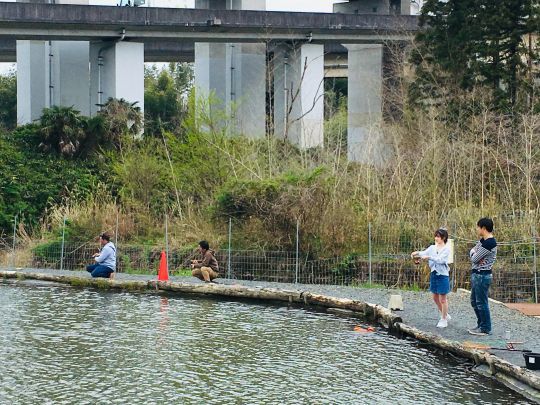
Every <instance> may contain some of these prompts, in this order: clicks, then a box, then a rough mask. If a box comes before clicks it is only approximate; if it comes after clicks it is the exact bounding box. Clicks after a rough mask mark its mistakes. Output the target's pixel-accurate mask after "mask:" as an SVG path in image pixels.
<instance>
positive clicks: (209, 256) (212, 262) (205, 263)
mask: <svg viewBox="0 0 540 405" xmlns="http://www.w3.org/2000/svg"><path fill="white" fill-rule="evenodd" d="M214 253H215V252H214V251H213V250H207V251H206V253H205V254H204V257H203V260H202V262H201V261H200V262H198V263H196V264H195V266H194V267H195V268H196V269H199V268H201V267H210V268H211V269H212V270H214V271H215V272H216V273H219V265H218V262H217V260H216V257H215V256H214Z"/></svg>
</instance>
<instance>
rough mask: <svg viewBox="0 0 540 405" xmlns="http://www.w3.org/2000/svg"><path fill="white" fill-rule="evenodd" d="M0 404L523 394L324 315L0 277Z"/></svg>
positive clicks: (448, 398) (489, 399) (498, 399)
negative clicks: (15, 281) (4, 280)
mask: <svg viewBox="0 0 540 405" xmlns="http://www.w3.org/2000/svg"><path fill="white" fill-rule="evenodd" d="M0 306H1V308H2V310H1V312H0V313H1V315H0V331H1V335H0V339H1V345H0V402H1V403H17V404H33V403H61V404H63V403H65V404H68V403H69V404H72V403H80V404H82V403H99V404H105V403H118V404H120V403H129V404H135V403H145V404H158V403H159V404H165V403H168V404H173V403H174V404H176V403H186V404H187V403H196V404H210V403H212V404H214V403H215V404H222V403H235V404H240V403H242V404H243V403H246V404H248V403H249V404H260V403H264V404H275V403H291V404H292V403H299V404H300V403H302V404H303V403H310V404H328V403H332V404H334V403H359V404H379V403H380V404H386V403H399V404H408V403H410V404H419V403H426V404H430V403H436V402H437V403H445V404H450V403H456V404H465V403H470V404H491V403H497V404H526V403H528V402H527V401H525V400H524V399H523V398H521V397H519V396H518V395H517V394H514V393H513V392H512V391H509V390H507V389H506V388H504V387H503V386H501V385H499V384H497V383H495V382H493V381H492V380H490V379H487V378H484V377H481V376H479V375H477V374H475V373H473V372H471V371H468V370H467V369H466V368H465V367H463V366H460V365H458V364H455V363H452V362H451V361H450V360H449V359H448V358H444V357H439V356H437V355H435V354H433V353H431V352H429V351H428V350H425V349H423V348H421V347H420V348H419V347H418V346H417V345H415V344H414V343H411V342H408V341H404V340H399V339H396V338H393V337H391V336H388V335H386V334H385V333H384V332H380V333H376V334H370V335H364V334H359V333H357V332H354V330H353V328H354V326H355V325H356V323H355V322H354V321H352V320H347V319H342V318H337V317H335V316H333V315H328V314H321V313H314V312H308V311H305V310H301V309H287V308H280V307H276V306H262V305H254V304H250V303H239V302H226V301H214V300H205V299H184V298H182V299H180V298H166V297H160V296H153V295H137V294H130V293H125V294H124V293H107V292H102V291H94V290H89V289H86V290H80V289H74V288H68V287H64V286H55V285H52V284H51V285H43V284H41V285H40V284H35V283H31V282H24V283H19V285H17V286H16V285H14V284H12V283H8V284H5V283H4V284H0Z"/></svg>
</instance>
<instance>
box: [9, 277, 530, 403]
mask: <svg viewBox="0 0 540 405" xmlns="http://www.w3.org/2000/svg"><path fill="white" fill-rule="evenodd" d="M2 273H3V274H4V277H5V273H4V272H1V271H0V275H1V274H2ZM17 273H19V274H21V273H22V274H28V275H30V274H31V273H40V274H51V275H67V276H72V277H73V276H74V277H78V278H87V279H90V278H91V277H90V276H89V274H88V273H87V272H78V271H62V272H61V271H58V270H42V269H39V270H38V269H24V270H20V269H17ZM116 280H117V281H125V282H129V281H140V282H148V281H151V280H156V277H155V276H150V275H130V274H123V273H120V274H117V276H116ZM217 281H218V282H219V283H220V284H222V285H228V286H231V285H239V286H245V287H251V288H250V289H249V290H251V292H253V290H258V289H261V288H265V289H268V288H269V289H278V290H287V291H289V292H291V291H295V290H296V292H297V293H298V295H297V296H298V297H302V296H304V297H305V296H308V295H312V296H315V295H319V297H322V296H325V297H323V298H329V297H334V298H338V299H348V300H355V301H357V302H363V303H371V304H376V305H378V306H383V307H386V306H387V305H388V301H389V298H390V295H391V294H401V296H402V297H403V302H404V310H403V311H399V312H396V313H395V314H396V315H397V317H396V318H395V325H393V326H394V327H393V326H392V325H390V327H391V328H392V327H393V329H394V330H397V331H398V332H401V333H403V334H406V335H411V336H413V337H416V338H417V339H419V340H424V341H427V342H428V343H430V344H433V346H434V347H439V348H441V349H444V350H448V351H451V352H454V353H455V354H458V355H461V356H463V357H468V358H470V359H472V360H474V361H475V362H476V363H477V364H479V365H483V366H482V367H483V368H484V370H485V373H486V374H490V375H494V376H495V377H496V378H498V379H499V380H500V381H502V382H503V383H505V384H506V385H508V386H510V387H511V388H513V389H515V390H517V391H519V392H521V393H522V394H524V395H526V396H527V397H529V398H530V399H533V400H536V401H537V402H539V403H540V371H531V370H526V369H525V367H524V366H525V361H524V358H523V355H522V353H521V352H519V351H515V352H512V351H501V350H490V351H489V352H488V353H487V354H486V353H485V352H484V351H478V350H465V351H464V350H463V347H467V344H469V343H477V344H481V345H485V346H489V347H496V348H505V345H506V340H505V335H506V333H507V331H508V332H509V335H510V340H512V341H522V342H524V343H523V345H519V346H517V348H518V349H529V350H532V351H533V352H536V353H539V352H540V319H539V318H535V317H529V316H526V315H523V314H522V313H521V312H519V311H516V310H512V309H509V308H507V307H506V306H504V305H502V304H499V303H495V302H492V303H490V307H491V313H492V323H493V335H492V336H486V337H477V336H472V335H469V334H468V333H467V329H468V328H471V327H474V326H475V324H476V318H475V316H474V312H473V310H472V308H471V306H470V303H469V294H468V293H466V292H463V291H461V292H457V293H452V294H450V295H449V302H450V314H451V315H452V320H451V321H450V322H449V327H448V328H446V329H438V328H436V326H435V325H436V324H437V321H438V319H439V318H438V311H437V310H436V309H435V304H434V303H433V302H432V301H431V294H430V293H429V292H414V291H400V290H390V289H378V288H377V289H376V288H356V287H346V286H328V285H302V284H298V285H294V284H285V283H269V282H259V281H257V282H255V281H239V280H217ZM171 282H173V283H174V282H178V283H182V285H186V284H189V285H193V286H196V285H197V284H204V283H202V282H200V281H199V280H197V279H195V278H193V277H171ZM201 287H202V286H201ZM176 291H182V290H181V289H178V290H176ZM217 294H218V295H219V293H217ZM223 295H225V294H223ZM306 303H307V301H306ZM324 306H326V307H330V306H331V305H330V304H329V305H326V304H324ZM399 318H401V319H402V320H403V322H400V321H401V319H399ZM463 344H465V346H463ZM490 354H491V355H490Z"/></svg>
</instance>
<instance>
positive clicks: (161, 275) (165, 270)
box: [157, 251, 169, 281]
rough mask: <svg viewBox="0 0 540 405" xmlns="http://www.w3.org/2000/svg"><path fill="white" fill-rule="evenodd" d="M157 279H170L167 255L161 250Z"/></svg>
mask: <svg viewBox="0 0 540 405" xmlns="http://www.w3.org/2000/svg"><path fill="white" fill-rule="evenodd" d="M157 279H158V281H169V266H168V265H167V256H166V255H165V252H164V251H162V252H161V260H160V261H159V271H158V277H157Z"/></svg>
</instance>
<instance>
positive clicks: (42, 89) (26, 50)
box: [17, 41, 51, 125]
mask: <svg viewBox="0 0 540 405" xmlns="http://www.w3.org/2000/svg"><path fill="white" fill-rule="evenodd" d="M49 55H50V49H49V43H48V42H44V41H17V124H19V125H24V124H29V123H31V122H32V121H34V120H37V119H39V118H40V117H41V113H42V111H43V109H44V108H47V107H49V106H50V96H51V89H50V88H49V75H50V66H49Z"/></svg>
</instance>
